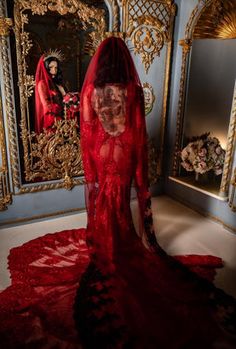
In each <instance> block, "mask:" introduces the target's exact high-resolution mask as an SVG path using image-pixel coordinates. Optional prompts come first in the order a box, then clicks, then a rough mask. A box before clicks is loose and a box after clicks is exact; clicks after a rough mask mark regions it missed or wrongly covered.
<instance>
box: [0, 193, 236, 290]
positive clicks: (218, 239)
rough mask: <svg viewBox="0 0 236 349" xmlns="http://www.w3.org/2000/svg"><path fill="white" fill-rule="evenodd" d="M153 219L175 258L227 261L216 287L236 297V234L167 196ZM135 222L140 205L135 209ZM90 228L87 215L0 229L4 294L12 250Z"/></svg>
mask: <svg viewBox="0 0 236 349" xmlns="http://www.w3.org/2000/svg"><path fill="white" fill-rule="evenodd" d="M152 205H153V216H154V224H155V227H156V235H157V239H158V241H159V243H160V245H161V246H162V247H163V248H164V249H165V250H166V251H167V252H168V253H169V254H171V255H180V254H191V253H194V254H212V255H215V256H219V257H221V258H222V259H223V260H224V268H222V269H220V270H219V271H218V272H217V276H216V279H215V284H216V285H217V286H218V287H220V288H222V289H224V290H225V291H226V292H227V293H229V294H231V295H233V296H235V297H236V234H235V233H232V232H231V231H229V230H227V229H225V228H224V227H223V226H222V225H221V224H219V223H216V222H215V221H212V220H210V219H209V218H206V217H203V216H201V215H200V214H199V213H197V212H195V211H193V210H191V209H190V208H188V207H186V206H184V205H182V204H180V203H179V202H176V201H174V200H173V199H171V198H169V197H167V196H159V197H156V198H153V201H152ZM132 209H133V215H134V220H135V217H136V214H135V212H136V210H137V205H136V203H133V205H132ZM85 226H86V213H85V212H83V213H78V214H73V215H68V216H66V217H58V218H53V219H50V220H44V221H38V222H30V223H28V224H24V225H17V226H15V227H4V228H1V229H0V242H1V247H0V290H3V289H4V288H6V287H7V286H8V285H10V282H11V281H10V275H9V272H8V269H7V256H8V254H9V251H10V249H11V248H12V247H16V246H20V245H21V244H23V243H25V242H27V241H29V240H32V239H35V238H37V237H38V236H42V235H44V234H47V233H53V232H56V231H61V230H65V229H73V228H80V227H85Z"/></svg>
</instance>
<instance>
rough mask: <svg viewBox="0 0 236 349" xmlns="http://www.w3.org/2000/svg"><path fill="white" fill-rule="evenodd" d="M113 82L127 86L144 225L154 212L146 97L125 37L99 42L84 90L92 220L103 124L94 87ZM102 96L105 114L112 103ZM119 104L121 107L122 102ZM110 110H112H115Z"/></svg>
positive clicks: (127, 119) (83, 130)
mask: <svg viewBox="0 0 236 349" xmlns="http://www.w3.org/2000/svg"><path fill="white" fill-rule="evenodd" d="M109 84H113V85H115V84H117V85H119V86H123V87H124V88H125V96H124V98H125V106H126V107H125V109H126V111H125V127H126V128H127V129H129V135H128V138H129V141H130V142H131V143H132V144H133V145H135V146H133V150H132V151H133V152H132V157H133V159H134V161H133V162H132V168H131V169H129V170H130V171H131V172H132V174H133V176H132V177H133V178H132V179H133V180H134V184H135V187H136V190H137V195H138V201H139V208H140V218H141V220H140V222H141V224H140V228H141V229H142V228H143V226H144V225H143V223H145V210H146V213H149V212H150V210H148V207H147V205H148V203H149V198H150V195H149V192H148V186H149V183H148V154H147V133H146V124H145V112H144V97H143V90H142V86H141V82H140V79H139V76H138V73H137V71H136V68H135V66H134V63H133V60H132V57H131V55H130V52H129V50H128V48H127V46H126V44H125V43H124V41H123V40H122V39H120V38H116V37H110V38H107V39H105V40H104V41H103V42H102V43H101V45H100V46H99V48H98V50H97V51H96V53H95V55H94V56H93V58H92V60H91V62H90V65H89V67H88V70H87V73H86V76H85V80H84V84H83V88H82V91H81V110H80V127H81V148H82V155H83V164H84V174H85V179H86V183H87V190H86V194H87V195H86V203H87V209H88V219H89V224H90V223H91V222H92V217H93V214H94V212H93V211H94V209H95V206H94V202H95V198H96V183H97V182H98V178H97V166H96V164H95V162H94V150H95V149H94V148H95V147H96V145H95V143H96V138H97V137H98V134H99V128H100V126H101V123H100V122H99V121H98V119H99V117H98V114H99V111H98V110H96V104H99V99H100V100H101V98H100V97H101V96H98V100H96V102H94V101H93V91H94V89H95V88H97V89H99V87H102V86H104V85H109ZM102 99H103V102H101V104H103V105H102V107H104V108H103V110H101V114H102V113H103V112H104V113H105V111H104V109H106V108H107V109H108V110H109V104H110V101H109V98H106V96H105V98H102ZM92 104H93V106H92ZM117 108H118V109H119V104H118V107H117ZM114 109H115V107H114ZM95 110H96V112H95ZM109 111H110V113H112V111H111V110H109ZM115 112H117V110H115ZM108 118H109V116H108ZM123 167H124V168H125V167H126V163H125V162H123ZM150 218H151V217H150V215H149V217H148V219H146V223H148V222H149V223H152V221H151V220H150ZM148 225H149V227H150V226H151V224H148ZM91 228H92V227H91ZM146 228H147V224H146ZM145 230H147V229H145ZM151 230H152V229H151ZM148 231H149V233H150V236H149V240H150V239H151V240H153V238H154V237H155V235H154V234H153V231H150V229H148ZM141 233H142V231H141Z"/></svg>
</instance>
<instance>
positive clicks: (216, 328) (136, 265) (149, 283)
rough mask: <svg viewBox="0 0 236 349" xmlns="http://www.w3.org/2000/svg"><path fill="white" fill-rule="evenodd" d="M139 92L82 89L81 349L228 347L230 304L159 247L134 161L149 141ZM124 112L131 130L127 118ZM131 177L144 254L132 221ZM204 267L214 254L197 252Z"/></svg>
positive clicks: (231, 342)
mask: <svg viewBox="0 0 236 349" xmlns="http://www.w3.org/2000/svg"><path fill="white" fill-rule="evenodd" d="M140 95H141V90H140V88H138V87H136V90H133V86H132V85H127V86H123V85H122V84H106V85H105V86H104V87H101V88H99V87H97V88H94V87H93V86H92V85H88V86H87V88H86V89H85V91H84V92H83V97H82V104H83V107H84V113H82V129H81V132H82V134H83V140H84V142H88V141H89V140H90V141H91V142H90V143H84V144H83V143H82V147H83V148H84V147H85V144H87V150H86V151H84V166H85V173H86V176H87V181H88V183H89V184H88V220H89V221H88V223H89V224H88V228H87V243H88V246H89V252H90V256H91V258H90V265H89V266H88V268H87V271H86V272H85V273H84V275H83V277H82V280H81V284H80V288H79V289H78V293H77V298H76V306H75V319H76V324H77V328H78V330H79V333H80V335H81V339H82V342H83V344H84V346H85V347H86V348H135V349H157V348H161V349H177V348H178V349H184V348H189V349H194V348H208V349H209V348H217V347H219V348H221V347H222V348H223V347H224V345H226V347H227V348H233V347H234V346H235V345H236V341H235V339H236V338H235V337H234V336H233V334H232V336H231V334H227V333H226V332H225V329H226V328H227V329H228V330H230V329H231V330H232V331H233V329H232V328H231V326H232V323H233V320H232V319H233V318H232V317H231V318H230V317H229V313H230V311H232V312H233V309H234V311H235V303H234V300H233V299H230V297H227V296H224V295H223V293H222V292H221V291H219V290H217V289H216V288H214V287H213V285H212V284H211V283H210V282H208V281H207V280H206V279H203V278H200V277H198V276H197V275H196V274H194V273H192V272H190V271H189V270H188V269H187V268H186V267H184V266H183V265H182V264H181V263H179V262H178V261H176V260H175V259H173V258H171V257H169V256H168V255H166V253H165V252H164V251H163V250H162V249H161V248H160V246H159V245H158V244H157V242H156V239H155V234H154V231H153V227H152V215H151V209H150V195H149V193H148V189H147V185H146V178H147V176H146V172H147V169H146V168H144V167H145V165H146V163H145V157H141V156H140V154H141V152H143V149H144V148H145V137H146V130H145V126H144V125H143V119H142V115H143V112H142V105H140V103H137V101H138V100H141V99H140V98H139V96H140ZM94 113H95V114H94ZM130 114H132V115H135V118H136V120H137V123H136V124H135V123H133V124H129V122H128V121H127V120H128V118H127V115H130ZM87 115H88V116H91V115H92V116H93V117H92V118H86V116H87ZM94 115H95V117H94ZM139 121H140V123H139ZM134 129H135V132H134ZM92 135H93V137H92ZM135 137H137V138H135ZM143 162H144V164H143ZM133 179H134V180H135V183H136V188H137V192H138V197H139V203H140V217H141V218H143V220H144V231H143V234H144V235H143V237H144V239H145V240H146V242H147V244H148V245H149V247H150V250H148V249H146V248H145V247H144V246H143V244H142V241H141V239H140V238H139V237H138V236H137V233H136V232H135V229H134V225H133V221H132V216H131V210H130V193H131V184H132V180H133ZM196 259H197V261H198V262H201V257H197V256H188V257H186V259H185V262H186V261H188V262H190V263H191V261H194V260H195V261H196ZM179 260H181V257H180V258H179ZM182 261H183V259H182ZM204 262H206V264H207V263H211V262H217V258H216V259H214V257H212V258H211V257H208V258H207V257H205V258H204V256H202V263H203V264H204ZM218 262H219V260H218ZM202 275H203V274H202ZM226 299H227V300H226ZM225 302H226V304H227V306H224V305H225V304H224V303H225ZM228 302H229V303H228ZM228 306H229V307H231V308H230V310H229V308H228V310H229V311H228V312H227V311H226V309H227V307H228ZM223 308H224V311H223V313H224V312H225V313H224V314H223V313H222V312H221V310H222V309H223ZM234 315H235V313H234ZM229 318H230V320H229ZM226 319H228V320H229V322H228V326H227V325H226V323H227V321H228V320H226ZM229 332H230V331H229Z"/></svg>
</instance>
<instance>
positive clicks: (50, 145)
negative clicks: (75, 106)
mask: <svg viewBox="0 0 236 349" xmlns="http://www.w3.org/2000/svg"><path fill="white" fill-rule="evenodd" d="M22 137H23V138H24V137H27V134H22ZM30 138H31V141H32V143H31V144H32V151H31V156H32V159H33V163H32V164H31V168H32V170H31V171H30V173H28V172H26V180H27V181H34V180H36V179H37V178H38V177H39V178H41V179H42V180H52V179H60V178H64V184H65V188H66V189H71V188H72V187H73V185H74V184H73V179H72V177H78V176H81V175H82V174H83V168H82V159H81V152H80V138H79V135H78V127H77V124H76V121H75V120H63V121H62V120H60V121H57V122H56V123H55V127H54V130H53V132H44V133H41V134H39V135H36V134H35V133H31V135H30ZM26 141H27V140H26ZM25 162H26V163H28V162H29V158H28V157H26V158H25Z"/></svg>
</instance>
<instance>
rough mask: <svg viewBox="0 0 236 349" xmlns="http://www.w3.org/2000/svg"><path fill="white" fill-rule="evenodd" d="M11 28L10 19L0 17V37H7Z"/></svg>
mask: <svg viewBox="0 0 236 349" xmlns="http://www.w3.org/2000/svg"><path fill="white" fill-rule="evenodd" d="M12 26H13V21H12V19H11V18H5V17H0V35H3V36H8V35H9V33H10V29H11V28H12Z"/></svg>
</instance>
